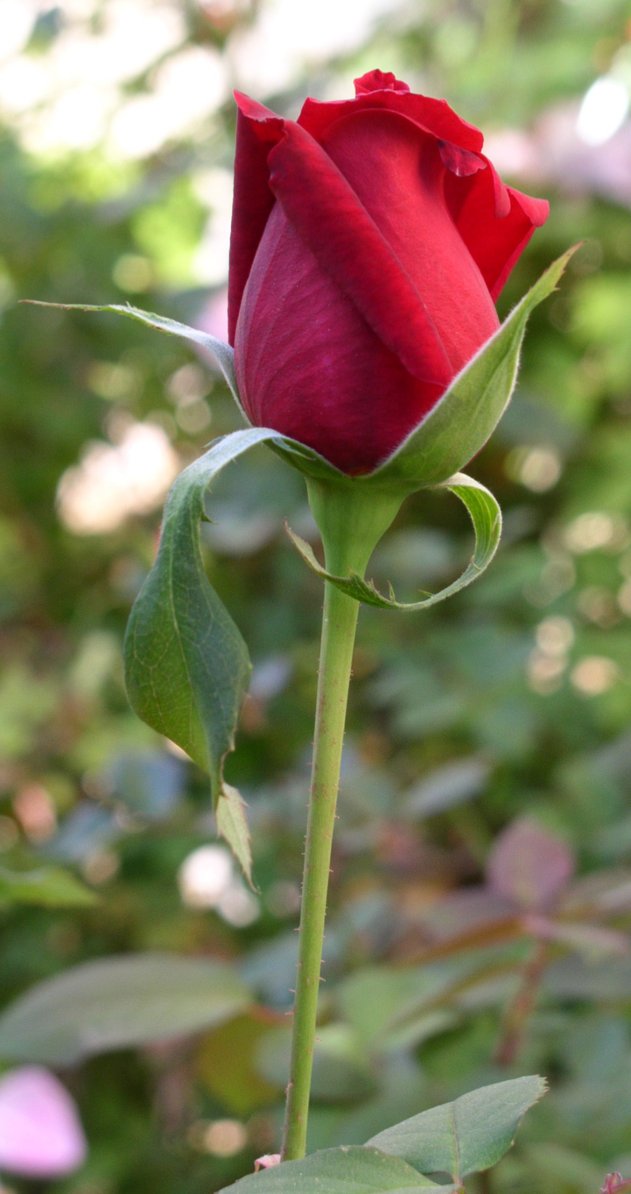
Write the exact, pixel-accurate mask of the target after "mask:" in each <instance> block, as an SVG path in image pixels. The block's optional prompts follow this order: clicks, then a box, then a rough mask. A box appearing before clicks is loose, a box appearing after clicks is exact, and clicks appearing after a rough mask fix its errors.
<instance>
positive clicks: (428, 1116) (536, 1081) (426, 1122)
mask: <svg viewBox="0 0 631 1194" xmlns="http://www.w3.org/2000/svg"><path fill="white" fill-rule="evenodd" d="M545 1091H546V1083H545V1081H544V1079H543V1078H539V1077H536V1076H534V1077H527V1078H514V1079H512V1080H511V1081H509V1082H497V1083H495V1084H494V1085H493V1086H484V1087H482V1088H481V1089H480V1090H473V1091H471V1093H470V1094H466V1095H462V1097H461V1098H459V1099H456V1100H455V1102H453V1103H444V1104H443V1105H442V1106H441V1107H432V1108H431V1109H430V1110H429V1111H423V1112H422V1113H421V1114H420V1115H414V1116H413V1117H412V1118H411V1119H406V1120H404V1121H403V1123H400V1124H395V1126H394V1127H392V1128H387V1129H386V1131H385V1132H379V1133H378V1135H377V1136H373V1137H372V1139H371V1140H369V1141H368V1144H371V1145H373V1146H374V1147H375V1148H378V1149H380V1150H381V1151H382V1152H384V1153H388V1154H391V1155H393V1156H395V1157H401V1158H403V1160H405V1161H407V1162H408V1164H410V1165H413V1166H414V1167H415V1168H416V1169H419V1170H420V1171H421V1172H422V1173H448V1174H449V1176H450V1177H451V1178H452V1179H453V1181H454V1182H455V1183H456V1184H457V1185H458V1184H460V1183H461V1182H462V1179H463V1178H464V1177H465V1176H466V1175H467V1174H468V1173H479V1172H480V1171H481V1170H483V1169H489V1168H490V1166H491V1165H495V1164H496V1162H497V1161H499V1160H500V1158H501V1157H503V1156H504V1153H505V1152H507V1150H508V1149H509V1148H510V1146H511V1144H512V1143H513V1140H514V1138H515V1132H516V1131H517V1127H518V1126H519V1121H520V1120H521V1118H522V1116H523V1115H524V1114H525V1112H526V1111H527V1110H528V1108H529V1107H532V1105H533V1104H534V1103H536V1102H537V1101H538V1099H540V1098H541V1097H542V1095H543V1094H545Z"/></svg>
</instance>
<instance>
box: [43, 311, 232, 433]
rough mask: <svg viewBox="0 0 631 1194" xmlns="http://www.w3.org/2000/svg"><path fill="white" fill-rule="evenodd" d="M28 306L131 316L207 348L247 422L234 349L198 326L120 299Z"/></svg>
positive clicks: (167, 333) (149, 325)
mask: <svg viewBox="0 0 631 1194" xmlns="http://www.w3.org/2000/svg"><path fill="white" fill-rule="evenodd" d="M23 301H24V302H25V303H28V305H29V306H31V307H57V308H59V309H61V310H62V311H107V312H110V313H111V314H113V315H125V316H126V317H127V318H128V319H135V320H136V322H137V323H144V324H146V326H147V327H151V328H155V329H156V331H158V332H165V333H166V335H168V336H177V337H178V338H179V339H180V340H189V341H191V342H192V343H193V344H199V345H200V347H201V348H205V349H206V351H207V352H210V353H212V355H213V356H214V357H215V359H216V361H217V364H218V365H219V367H220V369H221V372H222V373H223V375H224V378H225V380H226V382H227V383H228V386H229V387H230V390H231V392H232V397H233V398H234V400H235V402H236V404H237V406H238V407H239V410H240V411H241V414H242V415H243V418H244V419H245V421H246V423H248V424H249V419H248V417H247V415H246V413H245V411H244V409H243V407H242V406H241V400H240V398H239V391H238V389H237V379H236V376H235V371H234V350H233V349H232V348H231V347H230V345H229V344H225V343H224V341H223V340H218V339H217V337H216V336H211V335H210V334H209V333H208V332H202V331H200V330H199V329H198V328H191V327H189V326H188V324H186V323H178V322H177V320H175V319H168V318H167V316H166V315H154V314H153V312H151V311H141V310H140V308H139V307H132V306H130V305H129V303H127V304H123V303H110V304H109V305H106V306H103V307H95V306H93V305H91V304H90V303H42V302H40V301H39V300H37V299H24V300H23Z"/></svg>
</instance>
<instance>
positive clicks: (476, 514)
mask: <svg viewBox="0 0 631 1194" xmlns="http://www.w3.org/2000/svg"><path fill="white" fill-rule="evenodd" d="M441 488H445V489H449V490H450V492H451V493H455V494H456V496H457V497H459V498H460V501H461V502H462V503H463V505H464V506H466V508H467V511H468V513H469V515H470V517H471V522H472V523H473V529H474V532H475V550H474V553H473V555H472V557H471V559H470V560H469V563H468V564H467V567H466V568H465V570H464V572H463V573H462V574H461V576H459V577H458V579H457V580H455V581H453V583H452V584H450V585H447V587H446V588H444V589H441V590H440V592H438V593H430V594H429V595H428V596H426V597H423V598H422V599H421V600H420V601H410V602H402V601H397V600H396V598H395V596H394V593H393V591H392V587H391V591H390V596H389V597H385V596H384V595H383V593H380V592H379V590H378V589H377V588H376V587H375V585H374V584H373V583H372V581H365V580H363V579H362V577H361V576H359V575H358V573H356V572H351V574H350V576H335V575H333V573H331V572H327V570H326V569H325V568H323V567H322V565H321V564H319V563H318V561H317V559H316V557H315V555H314V554H313V551H312V549H311V547H310V546H309V544H308V543H306V542H305V541H304V539H301V538H300V536H299V535H296V534H295V532H294V531H292V530H290V529H289V528H288V533H289V536H290V538H291V540H292V543H293V544H294V546H295V547H296V548H297V550H298V551H299V552H300V555H301V556H302V558H303V560H304V561H305V563H306V564H308V566H309V567H310V568H311V569H312V571H313V572H316V573H317V575H318V576H320V577H322V579H323V580H328V581H331V583H332V584H334V585H336V587H337V588H338V589H341V590H342V592H343V593H348V595H349V596H350V597H354V598H355V600H356V601H362V602H363V603H364V604H365V605H377V606H380V607H381V608H382V609H399V610H406V611H416V610H421V609H429V607H430V606H432V605H437V604H438V602H439V601H445V600H446V598H447V597H452V596H453V595H454V593H458V592H459V590H460V589H464V588H466V586H467V585H470V584H471V582H472V581H474V580H476V579H477V577H478V576H480V574H481V573H482V572H484V569H485V568H487V567H488V565H489V564H490V563H491V560H492V559H493V556H494V555H495V552H496V551H497V547H498V544H499V541H500V537H501V533H502V512H501V510H500V507H499V505H498V503H497V501H496V499H495V498H494V497H493V494H492V493H490V492H489V490H488V489H485V487H484V485H480V483H479V482H478V481H474V480H473V478H471V477H467V476H466V475H465V474H464V473H457V474H456V476H455V477H451V478H450V480H449V481H446V482H445V483H444V486H442V487H441Z"/></svg>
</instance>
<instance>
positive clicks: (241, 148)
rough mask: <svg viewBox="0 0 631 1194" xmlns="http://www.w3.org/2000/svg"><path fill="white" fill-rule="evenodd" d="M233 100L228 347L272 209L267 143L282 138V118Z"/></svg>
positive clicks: (244, 100)
mask: <svg viewBox="0 0 631 1194" xmlns="http://www.w3.org/2000/svg"><path fill="white" fill-rule="evenodd" d="M235 99H236V101H237V105H238V112H237V138H236V150H235V163H234V169H235V175H234V198H233V202H232V230H231V234H230V279H229V284H228V339H229V341H230V343H231V344H234V333H235V328H236V326H237V319H238V317H239V308H240V306H241V299H242V297H243V291H244V289H245V284H246V282H247V280H248V277H249V275H250V270H251V268H252V262H253V261H254V256H255V254H256V250H257V249H258V246H259V241H260V239H261V237H262V235H263V232H264V231H265V225H266V224H267V220H268V217H269V214H270V211H271V210H272V207H273V206H274V196H273V194H272V192H271V190H270V187H269V181H268V169H267V155H268V153H269V149H270V144H273V143H274V142H275V141H278V139H279V137H281V136H282V132H283V125H284V121H283V119H282V117H280V116H276V114H275V113H274V112H271V111H270V109H269V108H265V107H264V106H263V104H257V103H256V102H255V101H254V100H251V99H250V98H249V97H248V96H247V95H242V94H241V93H240V92H235Z"/></svg>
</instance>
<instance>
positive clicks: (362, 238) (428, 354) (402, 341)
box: [269, 121, 454, 385]
mask: <svg viewBox="0 0 631 1194" xmlns="http://www.w3.org/2000/svg"><path fill="white" fill-rule="evenodd" d="M371 124H372V122H371ZM284 133H285V135H284V137H283V138H282V140H281V141H279V143H278V144H277V145H276V146H275V147H274V149H273V150H272V151H271V153H270V155H269V168H270V185H271V187H272V189H273V191H274V193H275V195H276V196H277V198H278V200H279V202H280V203H281V204H282V207H283V209H284V211H285V214H286V215H287V218H288V219H289V221H290V222H291V224H292V225H293V227H294V228H295V229H296V231H297V232H298V234H299V236H300V238H301V240H302V241H303V243H304V244H305V245H307V247H308V248H309V249H310V250H311V252H312V253H313V254H314V255H315V257H316V258H317V260H318V261H319V263H320V265H321V267H322V268H323V269H324V270H325V271H326V272H327V274H328V275H329V276H330V277H331V278H333V280H334V281H335V283H336V284H337V285H338V286H339V288H340V290H342V292H343V293H344V294H346V295H347V296H348V297H349V298H350V299H351V300H352V302H353V303H354V305H355V307H356V308H357V310H358V311H359V312H360V313H361V315H362V316H363V318H364V319H365V320H366V322H367V323H368V325H369V326H370V327H371V328H372V329H373V331H374V332H375V333H376V335H377V336H378V337H379V339H380V340H381V341H382V343H383V344H385V345H386V346H387V347H388V348H390V349H391V350H392V351H393V352H394V353H396V355H397V356H398V357H399V359H400V360H401V362H402V363H403V365H404V366H405V368H406V369H407V370H408V371H409V372H410V373H411V374H412V375H413V376H414V377H416V378H418V379H419V380H421V381H426V382H430V383H437V384H440V383H444V384H445V385H446V384H447V382H448V381H449V380H450V378H451V377H452V376H453V373H454V369H453V368H452V367H451V366H450V362H449V360H448V358H447V356H446V354H445V351H444V348H443V346H442V342H441V339H440V337H439V335H438V333H437V331H436V327H435V325H434V322H433V320H432V318H431V316H430V314H429V312H428V310H427V307H426V304H425V303H424V301H423V300H422V298H421V296H420V295H419V293H418V290H417V289H416V287H415V286H414V285H413V284H412V282H411V281H410V278H409V275H408V273H407V272H406V270H405V269H404V268H403V266H402V265H401V262H400V261H399V259H398V257H397V256H396V255H395V253H394V252H393V250H392V249H391V247H390V245H389V244H388V242H387V241H386V240H385V239H384V237H383V235H382V233H381V231H380V230H379V228H378V227H377V225H376V223H375V222H374V220H373V219H372V217H371V216H370V215H369V214H368V212H367V210H366V208H365V207H364V205H363V204H362V203H361V202H360V200H359V199H358V197H357V195H356V193H355V191H354V190H353V188H352V187H351V186H350V184H349V183H348V182H347V180H346V178H345V177H344V176H343V174H342V173H341V172H340V171H339V170H338V168H337V166H336V165H335V164H334V163H333V161H332V160H331V158H330V157H329V156H328V154H327V153H326V152H325V151H324V149H322V148H321V147H320V146H319V145H318V144H317V143H316V142H315V141H314V140H313V138H312V137H310V136H309V134H308V133H306V132H305V131H304V129H301V128H300V127H299V126H298V125H297V124H293V123H291V122H289V121H287V122H286V124H285V130H284Z"/></svg>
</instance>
